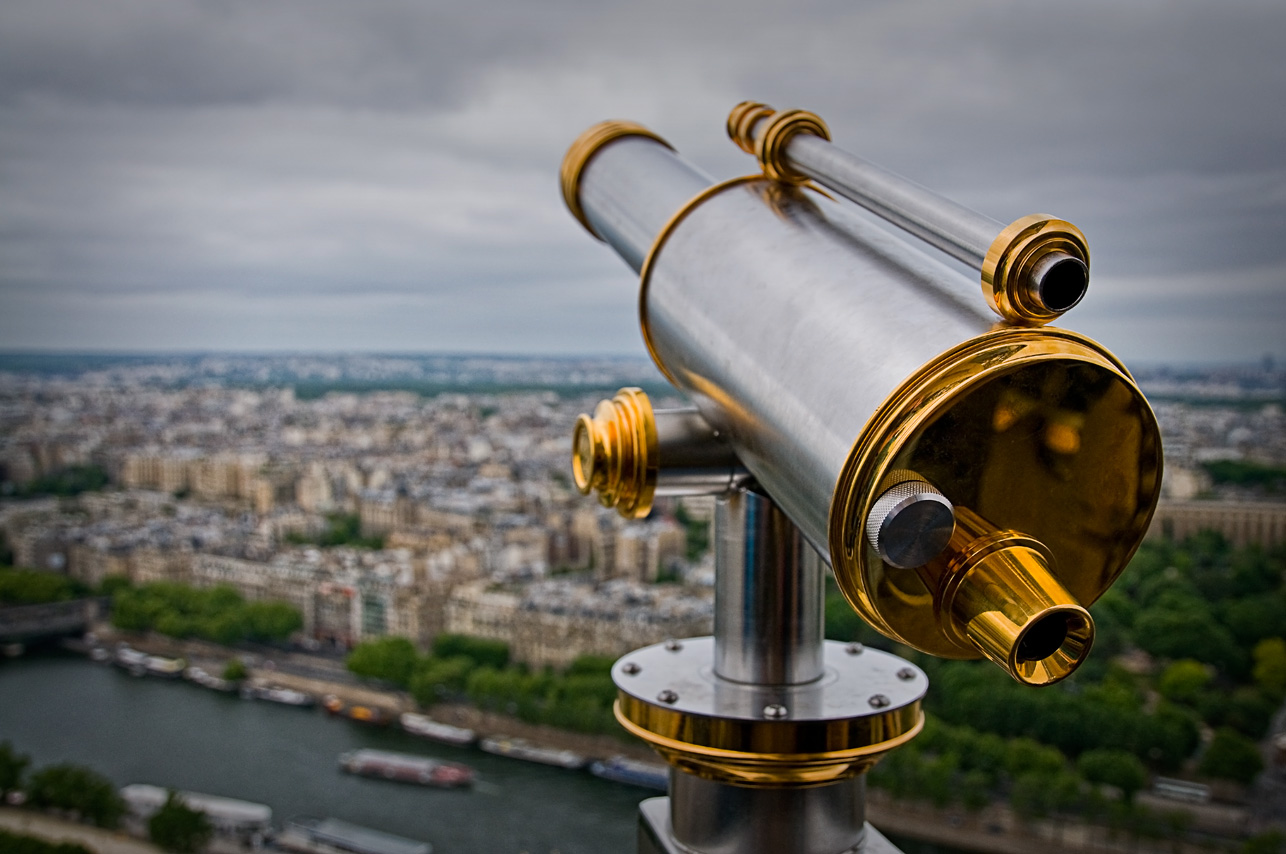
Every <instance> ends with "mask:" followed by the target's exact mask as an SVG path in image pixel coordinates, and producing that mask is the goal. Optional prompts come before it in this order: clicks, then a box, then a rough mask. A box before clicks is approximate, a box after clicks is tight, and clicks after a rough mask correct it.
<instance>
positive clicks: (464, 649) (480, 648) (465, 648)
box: [433, 634, 509, 670]
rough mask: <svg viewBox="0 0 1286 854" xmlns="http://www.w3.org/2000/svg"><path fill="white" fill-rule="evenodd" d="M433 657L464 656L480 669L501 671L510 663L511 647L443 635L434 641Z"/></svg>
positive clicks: (485, 640) (476, 639) (486, 640)
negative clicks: (488, 668) (486, 668)
mask: <svg viewBox="0 0 1286 854" xmlns="http://www.w3.org/2000/svg"><path fill="white" fill-rule="evenodd" d="M433 655H434V656H435V657H437V658H455V657H457V656H464V657H465V658H470V659H473V661H474V663H475V664H476V665H477V666H479V667H491V668H494V669H497V670H499V669H500V668H503V667H505V666H506V665H507V664H508V663H509V645H508V644H506V643H505V642H503V641H496V640H488V639H486V638H473V637H469V636H468V635H456V634H441V635H438V636H437V638H435V639H434V641H433Z"/></svg>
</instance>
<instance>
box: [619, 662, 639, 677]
mask: <svg viewBox="0 0 1286 854" xmlns="http://www.w3.org/2000/svg"><path fill="white" fill-rule="evenodd" d="M642 669H643V668H642V667H639V666H638V664H637V663H635V662H633V661H627V662H625V663H624V664H622V665H621V672H622V673H624V674H625V675H626V676H634V675H636V674H637V673H638V672H639V671H640V670H642Z"/></svg>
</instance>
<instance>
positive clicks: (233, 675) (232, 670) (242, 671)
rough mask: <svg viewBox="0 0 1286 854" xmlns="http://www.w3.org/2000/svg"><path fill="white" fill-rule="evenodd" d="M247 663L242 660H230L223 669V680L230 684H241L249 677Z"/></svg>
mask: <svg viewBox="0 0 1286 854" xmlns="http://www.w3.org/2000/svg"><path fill="white" fill-rule="evenodd" d="M249 675H250V673H249V671H248V670H247V669H246V663H245V662H244V661H242V660H241V659H240V658H230V659H228V663H227V664H226V665H224V668H223V678H224V679H226V680H228V681H229V682H240V681H242V680H243V679H245V678H246V677H247V676H249Z"/></svg>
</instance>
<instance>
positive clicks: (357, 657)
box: [345, 635, 419, 688]
mask: <svg viewBox="0 0 1286 854" xmlns="http://www.w3.org/2000/svg"><path fill="white" fill-rule="evenodd" d="M418 658H419V656H418V655H417V654H416V652H415V646H414V645H413V644H412V643H411V642H410V641H409V640H407V639H406V638H403V637H395V636H391V635H390V636H387V637H382V638H376V639H374V640H369V641H363V642H362V643H360V644H358V645H357V646H356V647H355V648H354V649H353V651H352V652H351V653H349V654H348V659H347V660H346V661H345V664H347V666H348V669H349V670H351V671H353V672H354V673H356V674H357V675H358V676H367V677H371V678H375V679H383V680H385V681H387V682H392V683H393V684H394V685H400V686H402V687H403V688H405V687H406V686H407V685H408V684H409V683H410V681H411V674H412V672H414V670H415V663H416V661H417V659H418Z"/></svg>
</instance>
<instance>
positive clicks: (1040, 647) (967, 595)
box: [917, 507, 1094, 685]
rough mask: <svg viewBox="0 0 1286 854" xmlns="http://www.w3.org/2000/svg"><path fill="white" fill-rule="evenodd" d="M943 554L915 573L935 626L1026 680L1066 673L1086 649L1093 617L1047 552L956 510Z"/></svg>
mask: <svg viewBox="0 0 1286 854" xmlns="http://www.w3.org/2000/svg"><path fill="white" fill-rule="evenodd" d="M956 520H957V522H956V530H955V533H954V535H953V536H952V537H951V542H950V544H948V546H947V548H946V551H945V552H944V553H943V554H942V555H941V556H940V557H939V558H938V559H936V560H933V561H931V562H930V563H929V564H927V565H926V566H923V567H920V568H919V569H918V570H917V571H918V573H919V575H920V577H921V579H923V581H924V583H925V585H926V586H927V587H928V588H929V589H930V590H932V591H933V592H934V612H935V613H936V615H937V618H938V623H939V625H940V626H941V627H942V630H943V631H944V632H945V633H946V634H948V635H951V636H953V637H954V638H955V639H956V640H957V641H959V642H962V643H972V644H973V645H974V646H976V647H977V648H978V649H979V650H980V651H981V652H982V654H983V655H985V656H986V657H987V658H989V659H991V660H992V661H993V662H995V663H996V664H998V665H1000V667H1002V668H1004V669H1005V670H1007V671H1008V672H1009V674H1010V675H1011V676H1013V677H1014V678H1015V679H1017V680H1018V681H1019V682H1023V683H1025V684H1028V685H1050V684H1053V683H1054V682H1057V681H1059V680H1060V679H1063V678H1065V677H1067V676H1069V675H1070V674H1071V673H1072V671H1074V670H1075V669H1076V668H1077V667H1079V666H1080V664H1081V662H1082V661H1084V660H1085V656H1087V655H1088V654H1089V651H1090V646H1091V645H1092V644H1093V642H1094V621H1093V619H1092V618H1091V617H1090V615H1089V612H1088V611H1086V610H1085V609H1084V608H1083V607H1081V606H1080V605H1079V604H1078V603H1077V602H1076V601H1075V600H1074V599H1073V598H1072V595H1071V594H1070V593H1068V592H1067V590H1066V589H1065V588H1064V587H1063V585H1062V584H1060V583H1059V582H1058V580H1057V579H1056V578H1055V577H1054V576H1053V575H1052V574H1051V571H1050V570H1051V565H1052V563H1053V560H1052V557H1051V555H1050V552H1049V550H1048V549H1046V548H1045V546H1044V545H1043V544H1042V543H1040V542H1038V541H1037V540H1034V539H1032V538H1031V537H1028V536H1025V535H1023V534H1021V533H1019V532H1017V531H1012V530H1004V531H1002V530H997V529H996V528H995V527H994V526H993V525H991V524H989V523H988V522H987V521H986V520H984V519H982V518H981V517H980V516H978V514H976V513H974V512H973V511H972V510H970V509H968V508H967V507H957V508H956Z"/></svg>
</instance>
